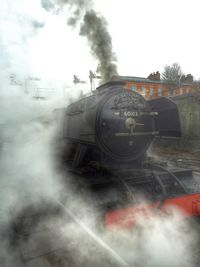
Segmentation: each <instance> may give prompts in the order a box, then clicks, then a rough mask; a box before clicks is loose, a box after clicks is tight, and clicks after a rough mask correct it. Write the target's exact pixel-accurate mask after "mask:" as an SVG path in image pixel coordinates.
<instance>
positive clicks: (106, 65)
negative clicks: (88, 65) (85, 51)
mask: <svg viewBox="0 0 200 267" xmlns="http://www.w3.org/2000/svg"><path fill="white" fill-rule="evenodd" d="M80 35H83V36H86V37H87V39H88V42H89V45H90V48H91V51H92V53H93V55H94V56H95V57H96V58H97V59H98V61H99V66H98V71H99V72H100V73H101V75H102V80H103V81H104V82H106V81H108V80H109V79H110V78H111V77H112V76H113V75H116V74H117V66H116V64H115V63H114V62H116V57H115V55H114V53H113V51H112V38H111V36H110V34H109V32H108V31H107V22H106V20H105V18H103V17H102V16H98V15H97V14H96V12H95V11H94V10H90V11H88V12H86V14H85V16H84V21H83V23H82V25H81V29H80Z"/></svg>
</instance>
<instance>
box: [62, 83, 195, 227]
mask: <svg viewBox="0 0 200 267" xmlns="http://www.w3.org/2000/svg"><path fill="white" fill-rule="evenodd" d="M60 114H62V115H60V118H61V119H60V120H59V121H60V122H61V125H60V126H59V129H60V135H59V151H60V152H62V153H60V155H62V162H63V163H64V165H66V166H67V168H68V171H70V172H71V173H73V174H74V179H76V180H81V186H82V187H85V188H87V190H89V191H90V192H92V194H93V201H94V202H95V201H96V202H95V203H97V205H98V206H99V207H101V209H102V210H103V216H104V222H105V224H106V225H107V226H108V227H111V226H118V227H119V226H123V227H127V226H132V225H133V224H134V222H135V217H136V216H135V215H136V214H144V213H145V212H146V210H148V211H149V210H151V211H152V210H157V209H159V210H163V211H165V210H166V209H167V207H168V206H171V205H172V206H175V207H178V208H179V209H180V210H182V212H183V214H184V216H185V217H191V216H198V215H199V214H200V193H199V192H200V187H199V185H198V184H197V183H196V181H195V180H194V178H193V175H192V170H186V169H180V168H177V167H175V168H174V167H172V168H168V167H166V166H161V165H160V164H158V163H157V162H155V161H152V160H151V159H149V158H148V157H147V153H146V152H147V150H148V148H149V146H150V144H151V143H152V141H153V139H154V138H155V137H160V138H179V137H180V136H181V125H180V119H179V114H178V109H177V106H176V104H175V103H174V102H173V101H172V100H170V99H168V98H164V97H162V98H158V99H152V100H145V99H144V97H143V96H142V95H140V94H138V93H137V92H135V91H130V90H127V89H126V88H125V83H124V82H122V81H111V82H108V83H106V84H104V85H101V86H99V87H98V88H96V90H95V91H93V92H92V93H91V94H90V95H88V96H85V97H83V98H81V99H80V100H78V101H76V102H74V103H72V104H71V105H69V106H68V107H67V108H66V109H64V110H62V112H60ZM79 178H80V179H79ZM144 200H145V201H144ZM141 201H142V202H141ZM145 203H148V204H145Z"/></svg>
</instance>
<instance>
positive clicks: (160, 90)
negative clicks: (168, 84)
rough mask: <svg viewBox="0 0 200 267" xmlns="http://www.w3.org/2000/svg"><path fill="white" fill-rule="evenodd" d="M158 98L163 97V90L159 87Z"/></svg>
mask: <svg viewBox="0 0 200 267" xmlns="http://www.w3.org/2000/svg"><path fill="white" fill-rule="evenodd" d="M158 96H162V88H161V87H158Z"/></svg>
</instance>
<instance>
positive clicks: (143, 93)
mask: <svg viewBox="0 0 200 267" xmlns="http://www.w3.org/2000/svg"><path fill="white" fill-rule="evenodd" d="M142 95H146V87H145V86H142Z"/></svg>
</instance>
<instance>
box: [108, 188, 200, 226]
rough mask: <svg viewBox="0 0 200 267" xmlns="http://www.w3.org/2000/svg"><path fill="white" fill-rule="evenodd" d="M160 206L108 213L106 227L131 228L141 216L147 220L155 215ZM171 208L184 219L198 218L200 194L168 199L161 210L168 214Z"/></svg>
mask: <svg viewBox="0 0 200 267" xmlns="http://www.w3.org/2000/svg"><path fill="white" fill-rule="evenodd" d="M158 205H159V201H156V202H154V203H151V204H141V205H138V206H133V207H128V208H124V209H119V210H115V211H111V212H108V213H107V214H106V216H105V225H106V227H107V228H131V227H133V226H134V224H135V223H136V222H137V220H138V218H140V217H141V216H142V217H143V218H147V217H148V216H151V215H153V213H154V212H155V211H156V210H157V208H158ZM170 207H175V208H178V209H179V210H180V211H181V213H182V215H183V217H184V218H187V217H196V216H198V215H200V193H197V194H191V195H184V196H180V197H176V198H170V199H166V200H165V201H164V203H163V205H162V207H161V208H160V210H161V211H162V212H168V211H169V208H170Z"/></svg>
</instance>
